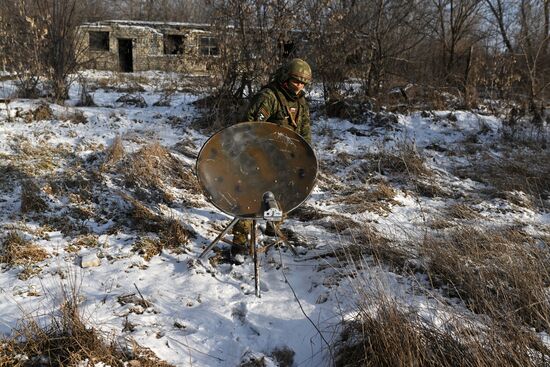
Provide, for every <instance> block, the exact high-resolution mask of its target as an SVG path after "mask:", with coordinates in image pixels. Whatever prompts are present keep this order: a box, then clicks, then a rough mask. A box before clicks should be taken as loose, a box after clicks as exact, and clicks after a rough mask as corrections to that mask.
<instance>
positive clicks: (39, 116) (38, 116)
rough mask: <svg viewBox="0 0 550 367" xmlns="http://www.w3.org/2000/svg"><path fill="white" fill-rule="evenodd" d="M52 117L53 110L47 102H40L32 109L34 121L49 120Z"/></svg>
mask: <svg viewBox="0 0 550 367" xmlns="http://www.w3.org/2000/svg"><path fill="white" fill-rule="evenodd" d="M53 117H54V116H53V111H52V109H51V108H50V106H48V105H47V104H40V105H39V106H38V107H36V109H34V110H33V111H32V118H33V120H34V121H42V120H51V119H52V118H53ZM29 122H30V121H29Z"/></svg>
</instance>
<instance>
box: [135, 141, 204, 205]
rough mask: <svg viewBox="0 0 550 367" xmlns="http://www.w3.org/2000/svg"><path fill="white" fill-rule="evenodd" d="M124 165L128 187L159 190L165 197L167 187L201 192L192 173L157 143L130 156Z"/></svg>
mask: <svg viewBox="0 0 550 367" xmlns="http://www.w3.org/2000/svg"><path fill="white" fill-rule="evenodd" d="M125 164H127V168H126V170H125V180H126V184H127V185H128V186H130V187H139V188H145V189H149V190H155V189H157V190H161V191H162V192H163V193H164V194H165V196H166V194H167V193H166V189H167V187H168V186H172V187H175V188H179V189H184V190H188V191H191V192H193V193H200V192H201V191H200V188H199V184H198V182H197V179H196V177H195V175H194V174H193V172H192V171H191V170H190V169H188V168H186V167H185V166H184V164H183V162H181V161H180V160H179V159H177V158H176V157H174V156H173V155H172V154H170V152H169V151H168V149H166V148H164V147H163V146H161V145H160V144H158V143H153V144H149V145H146V146H144V147H143V148H141V149H140V150H139V151H137V152H136V153H134V154H131V155H130V156H129V157H128V159H127V161H126V162H125ZM167 197H169V196H167Z"/></svg>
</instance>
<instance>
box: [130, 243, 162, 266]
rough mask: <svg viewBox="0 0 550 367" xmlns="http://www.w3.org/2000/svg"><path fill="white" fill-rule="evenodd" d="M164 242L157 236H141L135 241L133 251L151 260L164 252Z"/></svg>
mask: <svg viewBox="0 0 550 367" xmlns="http://www.w3.org/2000/svg"><path fill="white" fill-rule="evenodd" d="M162 248H163V245H162V242H161V241H160V240H158V239H156V238H149V237H147V238H141V239H139V240H138V241H136V242H135V243H134V246H133V247H132V251H134V252H136V253H138V254H139V255H141V256H142V257H143V258H144V259H145V260H147V261H149V260H151V259H152V258H153V257H154V256H157V255H159V254H160V253H161V252H162Z"/></svg>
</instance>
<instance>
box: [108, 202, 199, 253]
mask: <svg viewBox="0 0 550 367" xmlns="http://www.w3.org/2000/svg"><path fill="white" fill-rule="evenodd" d="M119 195H120V196H122V197H123V198H124V199H125V200H126V201H128V202H129V203H130V204H131V205H132V213H131V215H132V219H133V221H134V223H135V224H136V225H137V226H138V227H139V228H140V229H142V230H145V231H149V232H156V233H158V234H159V237H160V241H161V247H167V248H169V249H172V250H177V249H180V248H181V247H182V246H184V245H186V244H187V243H189V239H190V238H194V237H195V236H196V235H195V233H194V232H192V231H190V230H189V229H187V228H185V227H184V226H183V224H182V223H181V222H180V221H178V220H176V219H173V218H165V217H163V216H161V215H159V214H156V213H155V212H154V211H153V210H151V209H150V208H148V207H147V206H146V205H145V204H143V203H141V202H140V201H139V200H136V199H134V198H133V197H131V196H130V195H128V194H125V193H123V192H119Z"/></svg>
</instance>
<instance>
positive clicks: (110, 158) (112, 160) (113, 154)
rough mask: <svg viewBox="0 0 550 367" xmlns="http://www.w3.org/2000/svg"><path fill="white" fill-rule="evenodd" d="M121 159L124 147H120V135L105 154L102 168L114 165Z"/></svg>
mask: <svg viewBox="0 0 550 367" xmlns="http://www.w3.org/2000/svg"><path fill="white" fill-rule="evenodd" d="M122 157H124V145H122V138H121V137H120V135H117V136H116V137H115V139H114V140H113V142H112V143H111V145H110V146H109V147H108V148H107V151H106V152H105V160H104V161H103V165H102V168H106V167H108V166H112V165H113V164H116V163H117V162H118V161H120V160H121V159H122Z"/></svg>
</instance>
